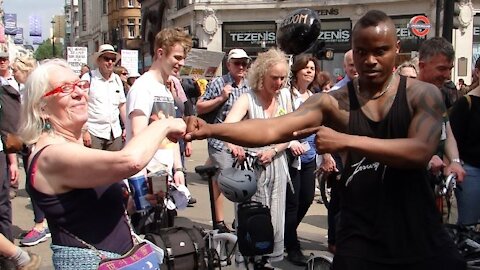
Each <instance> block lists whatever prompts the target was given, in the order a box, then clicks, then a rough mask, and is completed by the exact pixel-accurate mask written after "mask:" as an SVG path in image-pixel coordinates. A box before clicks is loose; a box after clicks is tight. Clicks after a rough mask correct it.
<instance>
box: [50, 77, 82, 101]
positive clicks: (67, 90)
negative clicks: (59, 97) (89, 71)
mask: <svg viewBox="0 0 480 270" xmlns="http://www.w3.org/2000/svg"><path fill="white" fill-rule="evenodd" d="M77 87H78V88H80V89H81V90H82V91H84V92H85V91H86V90H88V89H90V82H89V81H84V80H83V81H77V82H75V83H65V84H63V85H61V86H59V87H57V88H55V89H53V90H50V91H48V92H46V93H45V94H44V95H43V96H44V97H48V96H51V95H55V94H57V93H62V94H64V96H66V95H69V94H71V93H72V92H73V91H75V89H76V88H77Z"/></svg>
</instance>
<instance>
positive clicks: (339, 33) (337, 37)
mask: <svg viewBox="0 0 480 270" xmlns="http://www.w3.org/2000/svg"><path fill="white" fill-rule="evenodd" d="M350 36H351V30H350V29H338V30H323V31H320V35H319V36H318V39H321V40H323V41H325V42H329V43H343V42H350Z"/></svg>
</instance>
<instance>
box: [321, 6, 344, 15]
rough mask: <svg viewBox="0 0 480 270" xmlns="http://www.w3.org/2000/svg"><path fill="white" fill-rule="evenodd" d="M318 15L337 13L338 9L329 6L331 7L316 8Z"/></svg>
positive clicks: (338, 12)
mask: <svg viewBox="0 0 480 270" xmlns="http://www.w3.org/2000/svg"><path fill="white" fill-rule="evenodd" d="M317 12H318V15H320V16H327V15H338V14H340V11H339V9H338V8H331V9H320V10H317Z"/></svg>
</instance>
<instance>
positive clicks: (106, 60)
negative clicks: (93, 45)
mask: <svg viewBox="0 0 480 270" xmlns="http://www.w3.org/2000/svg"><path fill="white" fill-rule="evenodd" d="M102 59H103V60H104V61H105V62H108V61H112V62H115V61H117V58H116V57H108V56H105V55H104V56H102Z"/></svg>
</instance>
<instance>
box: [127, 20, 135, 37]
mask: <svg viewBox="0 0 480 270" xmlns="http://www.w3.org/2000/svg"><path fill="white" fill-rule="evenodd" d="M135 36H136V35H135V19H133V18H129V19H128V37H129V38H135Z"/></svg>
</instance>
